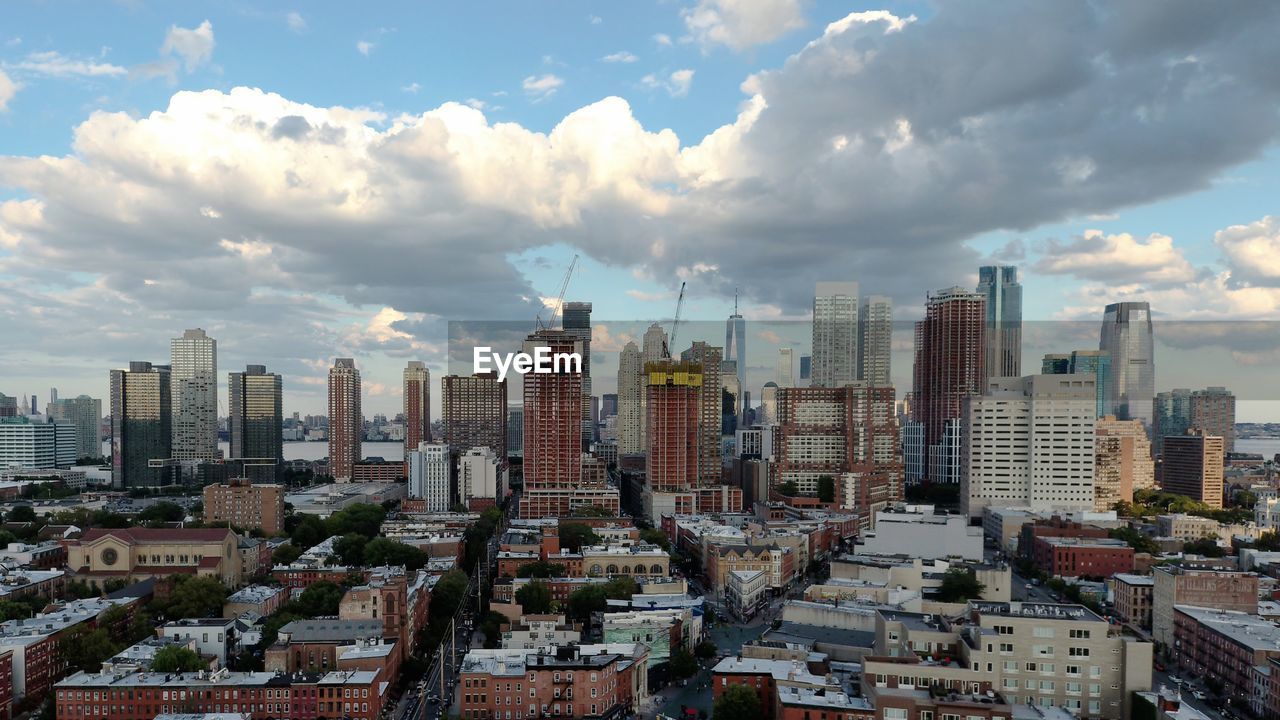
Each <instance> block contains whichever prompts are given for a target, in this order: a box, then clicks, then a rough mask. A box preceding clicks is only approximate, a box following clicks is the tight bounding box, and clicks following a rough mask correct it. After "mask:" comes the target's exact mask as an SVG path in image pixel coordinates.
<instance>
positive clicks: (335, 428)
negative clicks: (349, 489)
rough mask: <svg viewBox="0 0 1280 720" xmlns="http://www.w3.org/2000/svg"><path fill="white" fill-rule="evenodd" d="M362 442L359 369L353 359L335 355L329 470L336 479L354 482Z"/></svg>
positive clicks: (332, 377) (330, 390)
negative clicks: (352, 480)
mask: <svg viewBox="0 0 1280 720" xmlns="http://www.w3.org/2000/svg"><path fill="white" fill-rule="evenodd" d="M363 442H364V414H363V413H362V412H361V409H360V371H359V370H357V369H356V361H355V360H354V359H352V358H335V359H334V361H333V367H331V368H329V474H330V475H332V476H333V479H334V480H337V481H338V482H351V479H352V477H353V475H354V474H355V464H356V463H358V462H360V460H361V459H362V447H363Z"/></svg>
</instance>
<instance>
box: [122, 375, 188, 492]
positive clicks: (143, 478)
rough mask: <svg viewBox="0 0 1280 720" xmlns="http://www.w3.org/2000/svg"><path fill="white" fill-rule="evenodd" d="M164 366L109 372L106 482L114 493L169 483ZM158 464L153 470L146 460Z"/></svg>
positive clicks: (169, 426) (170, 433)
mask: <svg viewBox="0 0 1280 720" xmlns="http://www.w3.org/2000/svg"><path fill="white" fill-rule="evenodd" d="M171 413H172V405H171V404H170V397H169V367H168V366H167V365H152V364H151V363H149V362H131V363H129V369H128V370H112V371H111V483H112V485H114V486H115V487H117V488H122V489H128V488H135V487H156V486H159V485H168V484H170V483H171V482H172V479H173V475H172V472H171V471H172V468H171V467H169V466H168V465H167V464H165V463H167V462H168V461H169V459H170V458H171V457H172V456H173V453H172V452H171V447H172V445H171V443H172V441H173V428H172V414H171ZM153 460H155V461H160V464H157V465H156V466H155V467H153V466H152V462H151V461H153Z"/></svg>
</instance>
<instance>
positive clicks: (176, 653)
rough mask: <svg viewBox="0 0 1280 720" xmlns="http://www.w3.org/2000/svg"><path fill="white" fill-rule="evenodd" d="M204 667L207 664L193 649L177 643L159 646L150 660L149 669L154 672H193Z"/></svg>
mask: <svg viewBox="0 0 1280 720" xmlns="http://www.w3.org/2000/svg"><path fill="white" fill-rule="evenodd" d="M205 667H208V666H207V665H206V664H205V663H204V661H202V660H201V659H200V656H199V655H198V654H196V652H195V651H194V650H192V649H190V648H185V647H182V646H179V645H166V646H164V647H162V648H160V649H159V650H157V651H156V655H155V657H154V658H153V659H152V660H151V669H152V670H153V671H155V672H163V673H168V672H195V671H196V670H200V669H203V668H205Z"/></svg>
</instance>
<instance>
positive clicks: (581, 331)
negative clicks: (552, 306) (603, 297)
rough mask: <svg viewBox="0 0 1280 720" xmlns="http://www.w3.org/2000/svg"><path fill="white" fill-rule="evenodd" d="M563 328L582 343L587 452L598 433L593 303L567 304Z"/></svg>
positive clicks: (584, 421)
mask: <svg viewBox="0 0 1280 720" xmlns="http://www.w3.org/2000/svg"><path fill="white" fill-rule="evenodd" d="M561 327H562V328H563V329H564V331H565V332H567V333H569V334H570V335H573V336H574V337H576V338H578V340H580V341H581V342H582V449H583V450H586V449H587V448H589V447H590V446H591V441H592V440H594V439H595V431H596V428H595V422H594V421H593V420H592V418H591V303H589V302H567V303H565V304H564V313H563V316H562V321H561Z"/></svg>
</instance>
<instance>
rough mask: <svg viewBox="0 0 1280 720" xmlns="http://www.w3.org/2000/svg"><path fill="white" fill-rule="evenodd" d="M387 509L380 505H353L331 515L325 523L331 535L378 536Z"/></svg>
mask: <svg viewBox="0 0 1280 720" xmlns="http://www.w3.org/2000/svg"><path fill="white" fill-rule="evenodd" d="M386 517H387V511H386V510H383V509H382V507H381V506H379V505H352V506H351V507H349V508H344V509H342V510H339V511H338V512H336V513H334V514H332V515H330V516H329V521H328V522H326V523H325V526H326V527H327V528H328V531H329V534H330V535H346V534H347V533H355V534H357V535H363V536H365V537H366V538H374V537H377V536H378V532H379V531H380V530H381V529H382V521H383V520H385V519H386Z"/></svg>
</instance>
